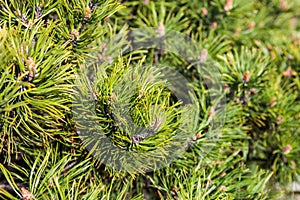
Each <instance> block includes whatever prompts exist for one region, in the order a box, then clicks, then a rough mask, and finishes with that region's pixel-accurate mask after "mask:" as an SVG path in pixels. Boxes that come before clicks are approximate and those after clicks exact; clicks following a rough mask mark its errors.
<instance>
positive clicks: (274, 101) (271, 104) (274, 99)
mask: <svg viewBox="0 0 300 200" xmlns="http://www.w3.org/2000/svg"><path fill="white" fill-rule="evenodd" d="M276 100H277V98H276V97H272V99H271V100H270V103H269V105H270V107H274V106H275V105H276V103H277V102H276Z"/></svg>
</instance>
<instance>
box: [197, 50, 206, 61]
mask: <svg viewBox="0 0 300 200" xmlns="http://www.w3.org/2000/svg"><path fill="white" fill-rule="evenodd" d="M207 55H208V51H207V50H206V49H202V51H201V53H200V55H199V62H200V63H204V62H205V61H206V57H207Z"/></svg>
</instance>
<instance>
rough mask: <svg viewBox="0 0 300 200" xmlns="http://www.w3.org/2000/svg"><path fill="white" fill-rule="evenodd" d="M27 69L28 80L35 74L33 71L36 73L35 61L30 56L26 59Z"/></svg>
mask: <svg viewBox="0 0 300 200" xmlns="http://www.w3.org/2000/svg"><path fill="white" fill-rule="evenodd" d="M27 62H28V68H29V69H28V70H29V76H28V77H29V78H28V81H32V80H33V78H34V76H35V73H36V68H35V66H36V65H35V62H34V61H33V59H32V57H29V58H28V60H27Z"/></svg>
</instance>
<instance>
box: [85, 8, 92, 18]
mask: <svg viewBox="0 0 300 200" xmlns="http://www.w3.org/2000/svg"><path fill="white" fill-rule="evenodd" d="M91 15H92V10H91V9H90V7H86V8H85V17H84V18H85V19H90V18H91Z"/></svg>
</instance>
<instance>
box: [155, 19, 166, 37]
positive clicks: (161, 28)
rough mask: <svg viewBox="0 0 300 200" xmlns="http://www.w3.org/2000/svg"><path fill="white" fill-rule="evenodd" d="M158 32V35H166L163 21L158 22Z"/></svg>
mask: <svg viewBox="0 0 300 200" xmlns="http://www.w3.org/2000/svg"><path fill="white" fill-rule="evenodd" d="M157 34H158V37H163V36H164V35H165V26H164V24H163V23H162V22H159V23H158V27H157Z"/></svg>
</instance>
